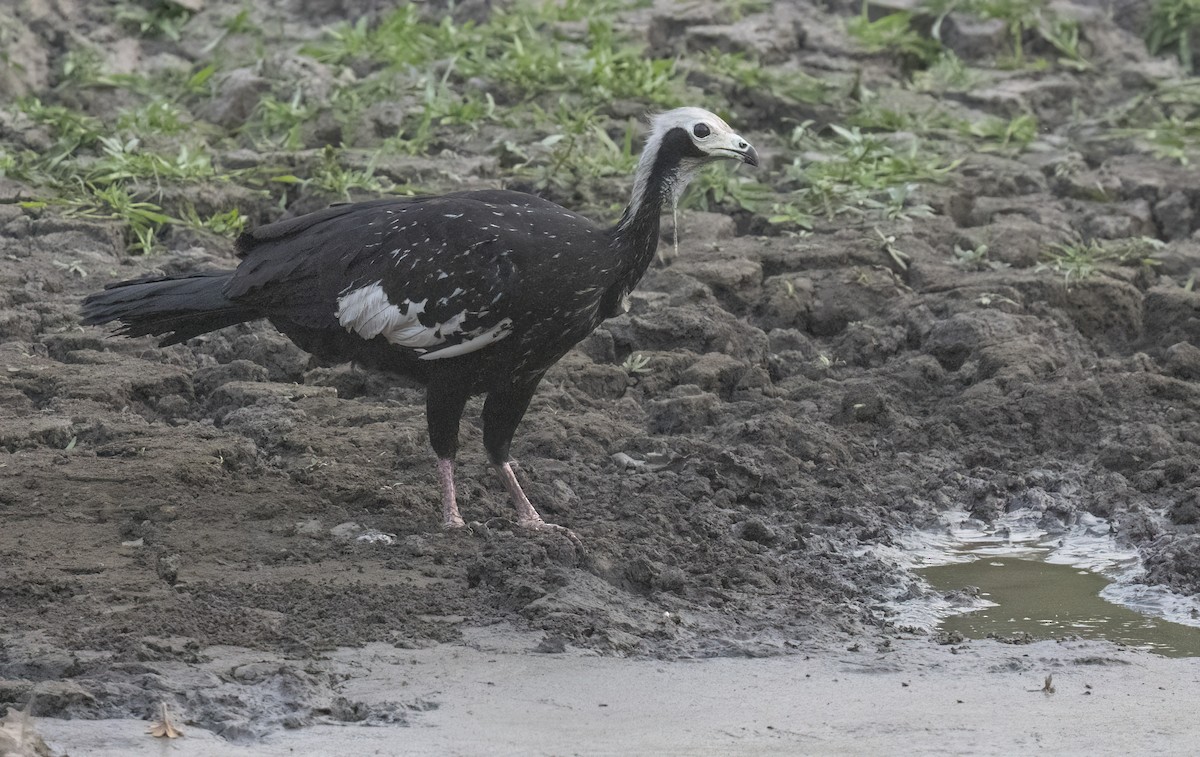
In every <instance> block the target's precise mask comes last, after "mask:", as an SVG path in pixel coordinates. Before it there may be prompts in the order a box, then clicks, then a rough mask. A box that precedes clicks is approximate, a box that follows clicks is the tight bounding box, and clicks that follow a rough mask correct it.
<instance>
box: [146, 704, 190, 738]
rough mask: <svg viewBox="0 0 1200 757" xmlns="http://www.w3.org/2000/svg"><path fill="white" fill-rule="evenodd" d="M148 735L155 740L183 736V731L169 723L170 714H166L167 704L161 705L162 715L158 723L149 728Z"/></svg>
mask: <svg viewBox="0 0 1200 757" xmlns="http://www.w3.org/2000/svg"><path fill="white" fill-rule="evenodd" d="M150 735H151V736H153V737H154V738H156V739H162V738H167V739H177V738H179V737H180V736H182V735H183V731H181V730H179V729H178V728H176V727H175V724H174V723H172V722H171V714H170V713H169V712H167V703H166V702H163V703H162V714H161V715H160V716H159V719H158V722H157V723H155V724H154V725H152V726H150Z"/></svg>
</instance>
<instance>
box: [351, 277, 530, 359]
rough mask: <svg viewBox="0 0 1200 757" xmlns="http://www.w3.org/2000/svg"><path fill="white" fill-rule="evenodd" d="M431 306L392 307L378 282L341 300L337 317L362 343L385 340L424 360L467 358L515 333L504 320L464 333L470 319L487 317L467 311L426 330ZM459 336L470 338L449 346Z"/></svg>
mask: <svg viewBox="0 0 1200 757" xmlns="http://www.w3.org/2000/svg"><path fill="white" fill-rule="evenodd" d="M461 292H462V290H461V289H460V290H457V291H456V294H458V293H461ZM428 303H429V299H428V298H426V299H424V300H420V301H417V302H413V301H412V300H405V301H404V302H403V303H401V304H399V305H396V304H393V303H392V302H391V301H390V300H388V297H387V293H385V292H384V291H383V282H382V281H376V282H375V283H374V284H369V285H367V286H365V287H362V288H360V289H355V290H354V291H352V292H347V293H346V294H344V295H342V296H341V297H339V298H338V309H337V313H336V316H337V319H338V323H340V324H341V325H342V326H344V327H345V328H346V330H347V331H353V332H354V333H356V334H358V335H359V336H361V337H362V338H363V339H374V338H375V337H377V336H382V337H383V338H384V339H386V340H388V341H389V342H391V343H392V344H395V345H399V346H401V347H408V348H410V349H413V350H415V351H417V352H421V353H427V354H422V355H421V359H423V360H435V359H438V358H443V357H455V356H456V355H465V354H467V353H468V352H474V351H475V350H478V349H482V348H484V347H486V346H488V345H489V344H491V343H492V342H495V341H498V340H500V339H503V338H504V337H506V336H508V334H509V333H510V332H511V331H512V320H511V319H509V318H505V319H504V320H502V321H500V323H498V324H496V325H495V326H493V327H492V328H490V329H488V330H487V331H484V332H483V333H470V332H463V329H462V325H463V322H464V321H465V320H466V319H467V317H468V316H469V315H476V316H481V315H484V314H485V313H469V312H468V311H466V310H464V311H462V312H460V313H458V314H456V315H454V316H451V317H450V318H448V319H447V320H446V321H444V322H442V323H435V324H433V325H432V326H426V325H424V324H423V323H421V321H420V318H419V316H420V315H421V314H423V313H424V312H425V308H426V305H427V304H428ZM460 334H461V335H462V336H465V337H467V338H466V339H464V340H463V341H461V342H458V343H457V344H446V342H447V341H449V340H450V338H451V337H455V336H458V335H460ZM440 345H445V346H440Z"/></svg>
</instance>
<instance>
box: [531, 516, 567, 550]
mask: <svg viewBox="0 0 1200 757" xmlns="http://www.w3.org/2000/svg"><path fill="white" fill-rule="evenodd" d="M517 526H518V527H520V528H524V529H526V530H528V531H541V532H542V533H550V534H559V535H560V536H565V537H567V540H568V541H570V542H571V543H572V544H574V545H575V546H576V547H579V548H580V549H582V548H583V540H581V539H580V538H579V537H578V536H576V535H575V532H574V531H572V530H571V529H569V528H567V527H566V526H560V525H558V524H557V523H547V522H546V521H544V520H542V519H541V518H520V519H518V520H517Z"/></svg>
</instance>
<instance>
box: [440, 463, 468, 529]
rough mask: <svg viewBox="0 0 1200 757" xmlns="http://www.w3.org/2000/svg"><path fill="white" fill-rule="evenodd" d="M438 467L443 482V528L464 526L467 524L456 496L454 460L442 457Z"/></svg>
mask: <svg viewBox="0 0 1200 757" xmlns="http://www.w3.org/2000/svg"><path fill="white" fill-rule="evenodd" d="M437 468H438V479H439V480H440V481H441V483H442V528H462V527H463V526H465V525H467V524H466V523H464V522H463V519H462V516H461V515H459V514H458V500H457V499H456V498H455V496H454V461H453V460H447V459H445V458H442V459H440V460H438V464H437Z"/></svg>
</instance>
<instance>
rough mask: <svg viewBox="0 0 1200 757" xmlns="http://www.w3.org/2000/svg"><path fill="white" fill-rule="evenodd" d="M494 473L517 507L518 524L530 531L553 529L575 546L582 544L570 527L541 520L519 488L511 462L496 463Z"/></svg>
mask: <svg viewBox="0 0 1200 757" xmlns="http://www.w3.org/2000/svg"><path fill="white" fill-rule="evenodd" d="M496 473H497V474H499V476H500V480H501V481H503V482H504V488H505V489H508V496H510V497H512V501H513V505H514V506H515V507H516V508H517V525H518V526H520V527H521V528H528V529H529V530H531V531H554V532H555V533H560V534H562V535H564V536H566V537H567V538H568V539H570V540H571V542H572V543H573V544H575V546H577V547H582V546H583V542H582V541H580V540H579V537H578V536H576V535H575V534H574V533H572V531H571V529H569V528H564V527H563V526H559V525H555V524H554V523H547V522H546V521H544V520H542V516H540V515H538V511H537V510H535V509H534V508H533V503H531V502H530V501H529V497H526V496H525V491H524V490H523V489H521V484H520V483H519V482H518V481H517V474H516V473H515V472H513V469H512V463H501V464H500V465H497V466H496Z"/></svg>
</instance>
